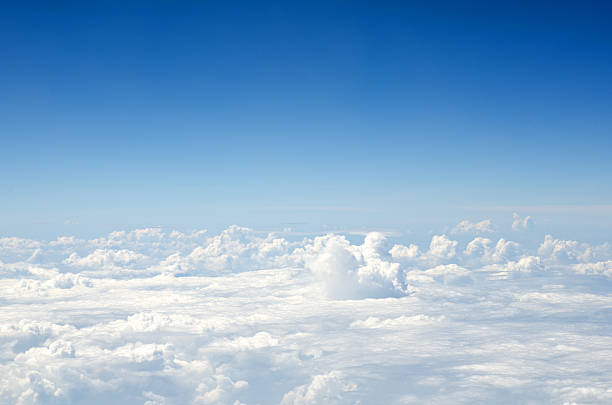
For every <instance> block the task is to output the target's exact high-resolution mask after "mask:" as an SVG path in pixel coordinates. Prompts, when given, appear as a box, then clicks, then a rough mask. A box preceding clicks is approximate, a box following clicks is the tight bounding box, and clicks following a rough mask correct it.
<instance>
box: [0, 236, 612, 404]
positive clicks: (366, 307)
mask: <svg viewBox="0 0 612 405" xmlns="http://www.w3.org/2000/svg"><path fill="white" fill-rule="evenodd" d="M354 237H355V236H354V235H353V236H351V237H350V240H349V238H347V237H346V236H344V235H338V234H329V235H322V236H318V237H314V238H306V239H304V240H302V241H289V240H286V239H284V238H282V237H279V236H278V235H274V234H270V235H260V234H258V233H256V232H254V231H252V230H250V229H247V228H241V227H237V226H232V227H230V228H228V229H226V230H225V231H223V232H221V233H219V234H216V235H210V234H209V233H208V232H205V231H196V232H193V233H182V232H177V231H171V230H162V229H160V228H146V229H140V230H133V231H119V232H113V233H111V234H110V235H108V236H106V237H102V238H97V239H92V240H81V239H77V238H71V237H62V238H58V239H56V240H53V241H49V242H45V241H34V240H28V239H20V238H3V239H2V240H1V241H0V246H1V250H0V258H1V260H2V261H1V262H0V403H11V404H12V403H15V404H18V403H19V404H63V403H88V404H89V403H91V404H101V403H117V404H132V403H140V404H147V405H161V404H163V405H174V404H232V405H239V404H249V405H250V404H253V405H255V404H262V405H265V404H275V405H277V404H284V405H287V404H321V403H325V404H334V403H336V404H356V403H361V404H366V403H390V404H391V403H440V404H455V403H473V402H475V401H476V402H478V401H483V402H487V403H500V402H504V401H509V400H510V401H514V400H516V401H518V402H526V403H528V402H530V401H531V402H534V403H537V402H546V403H564V402H568V403H571V402H576V403H589V401H590V402H591V403H607V402H609V398H610V395H609V392H608V390H609V388H608V387H610V386H612V378H611V377H610V376H611V375H612V357H611V356H610V355H609V354H610V353H609V352H610V350H609V347H610V346H612V338H610V337H609V336H610V334H609V333H607V330H606V325H608V324H609V323H610V317H609V315H608V312H609V311H608V308H610V307H611V306H612V298H611V297H610V294H609V289H610V278H612V247H611V246H610V244H606V243H604V244H600V245H591V244H587V243H581V242H579V241H572V240H563V239H557V238H554V237H553V236H550V235H548V236H546V237H545V238H544V240H543V241H542V243H541V244H539V245H535V246H523V244H521V245H519V244H518V243H516V242H513V241H511V240H508V239H507V238H504V237H501V238H499V239H497V240H495V239H492V238H490V237H489V238H485V237H482V236H475V237H474V238H473V239H472V240H471V241H465V240H461V239H460V241H455V240H452V239H451V238H449V237H448V236H446V235H435V236H433V237H432V238H431V240H430V241H429V243H424V244H422V246H419V245H417V244H410V243H406V245H402V244H399V243H393V238H392V237H391V236H388V235H384V234H382V233H376V232H373V233H368V234H366V235H365V237H364V239H363V241H362V242H355V241H353V238H354ZM585 314H588V316H585ZM577 319H578V320H580V322H579V323H580V327H579V328H577V327H575V325H576V323H575V322H576V320H577ZM466 359H467V360H466ZM442 388H443V389H442Z"/></svg>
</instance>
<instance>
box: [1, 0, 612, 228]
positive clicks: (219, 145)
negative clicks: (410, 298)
mask: <svg viewBox="0 0 612 405" xmlns="http://www.w3.org/2000/svg"><path fill="white" fill-rule="evenodd" d="M611 11H612V10H611V9H610V6H608V5H604V4H600V3H598V2H591V3H590V2H582V3H578V2H575V3H572V4H569V3H564V4H562V5H559V4H557V5H554V6H553V5H550V4H548V5H547V4H544V3H542V4H538V3H533V2H532V3H525V4H524V5H518V4H515V5H507V6H501V7H500V6H495V7H492V6H490V5H486V3H471V4H470V6H469V7H468V6H467V5H464V4H457V3H456V2H455V3H454V4H453V3H449V4H445V3H428V4H427V5H425V4H424V3H407V2H402V3H399V2H397V3H395V2H376V3H373V2H332V4H330V2H320V3H318V2H308V3H306V2H304V3H302V2H296V3H290V4H283V3H281V2H279V3H274V2H260V3H255V2H217V3H213V2H133V3H131V4H129V5H124V4H119V2H87V3H86V4H85V3H82V2H66V3H62V2H60V3H55V4H53V5H49V4H44V3H41V4H36V3H29V4H28V5H25V4H24V5H18V6H9V5H3V6H2V10H1V12H0V34H1V35H0V52H1V53H0V59H1V60H2V63H0V94H1V95H2V96H1V97H0V137H1V145H2V147H1V148H0V170H1V171H2V173H3V175H2V176H1V177H0V187H1V188H2V190H3V194H2V195H3V198H2V199H0V233H1V234H3V235H4V234H6V235H9V234H10V235H36V236H49V235H57V234H62V233H77V234H78V233H87V232H92V233H99V232H100V231H108V230H112V229H125V228H129V227H137V226H148V225H163V226H173V227H179V228H199V227H213V228H214V227H224V226H226V225H228V224H232V223H238V224H241V225H246V226H254V227H260V228H261V227H268V228H279V229H282V228H283V227H285V226H286V224H300V225H299V226H301V227H303V228H308V229H310V230H315V229H324V228H325V229H328V228H330V229H333V228H344V229H348V228H364V227H366V228H376V227H379V228H393V229H398V230H407V229H417V228H418V229H421V228H422V229H423V230H427V229H429V228H431V227H435V226H437V224H440V223H448V222H449V221H451V222H452V221H453V220H460V219H464V218H471V219H479V218H485V217H486V218H489V217H493V218H494V219H495V218H499V219H500V221H501V220H506V221H508V222H510V221H511V220H512V218H511V215H512V212H514V211H519V212H520V213H521V214H522V215H534V217H535V218H536V219H538V216H539V219H540V222H547V221H548V223H549V224H550V225H551V226H553V225H554V226H557V228H558V230H559V232H563V229H566V228H567V229H570V228H571V231H572V232H573V235H576V230H580V231H581V232H582V234H583V235H578V236H584V235H587V236H588V235H601V236H605V235H606V234H607V233H608V232H609V229H610V226H612V208H610V205H611V204H612V188H611V187H610V179H611V178H612V164H611V163H610V158H609V155H610V151H611V150H612V137H611V136H610V133H611V130H612V114H610V111H612V100H611V98H610V94H612V41H611V40H610V38H612V32H611V31H612V28H611V27H610V24H609V21H610V17H611V16H612V12H611ZM593 206H595V207H593ZM554 226H553V229H555V228H554ZM568 232H569V231H568Z"/></svg>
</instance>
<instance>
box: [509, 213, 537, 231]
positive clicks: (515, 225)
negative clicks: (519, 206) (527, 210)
mask: <svg viewBox="0 0 612 405" xmlns="http://www.w3.org/2000/svg"><path fill="white" fill-rule="evenodd" d="M512 219H513V221H512V229H514V230H515V231H523V230H527V229H531V228H533V219H531V217H530V216H526V217H524V218H521V216H520V215H519V214H517V213H516V212H515V213H514V214H512Z"/></svg>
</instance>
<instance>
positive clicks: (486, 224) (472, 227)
mask: <svg viewBox="0 0 612 405" xmlns="http://www.w3.org/2000/svg"><path fill="white" fill-rule="evenodd" d="M491 232H494V230H493V223H492V222H491V220H490V219H485V220H483V221H480V222H476V223H472V222H470V221H467V220H464V221H461V222H459V223H458V224H457V225H455V227H454V228H453V229H452V230H451V231H450V233H451V234H453V235H454V234H461V233H491Z"/></svg>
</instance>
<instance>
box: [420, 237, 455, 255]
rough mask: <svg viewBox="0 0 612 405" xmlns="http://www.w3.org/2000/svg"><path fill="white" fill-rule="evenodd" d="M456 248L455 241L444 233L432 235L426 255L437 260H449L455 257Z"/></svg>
mask: <svg viewBox="0 0 612 405" xmlns="http://www.w3.org/2000/svg"><path fill="white" fill-rule="evenodd" d="M456 249H457V241H455V240H451V239H449V238H448V237H447V236H446V235H434V237H432V238H431V243H430V244H429V250H428V251H427V256H428V257H430V258H432V259H437V260H449V259H452V258H453V257H455V254H456V253H457V251H456Z"/></svg>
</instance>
